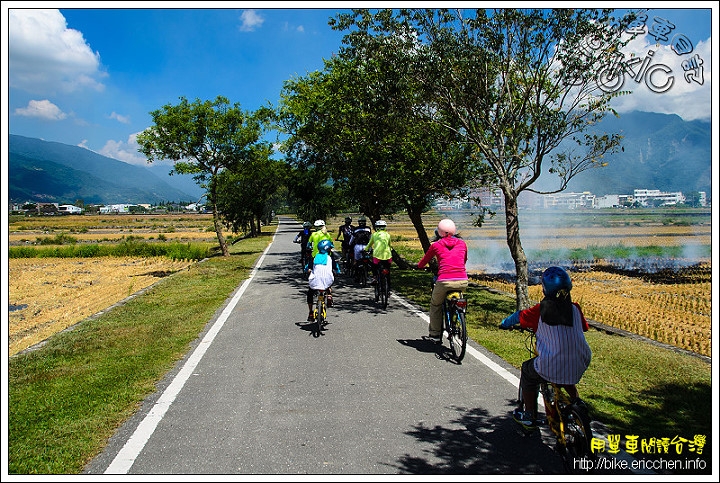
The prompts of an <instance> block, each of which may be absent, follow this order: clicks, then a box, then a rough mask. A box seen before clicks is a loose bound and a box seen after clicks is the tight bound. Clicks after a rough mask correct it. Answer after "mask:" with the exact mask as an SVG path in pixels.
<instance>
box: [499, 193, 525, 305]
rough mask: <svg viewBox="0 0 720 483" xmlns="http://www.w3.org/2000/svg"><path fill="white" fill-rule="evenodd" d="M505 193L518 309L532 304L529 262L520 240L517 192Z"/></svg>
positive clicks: (508, 241) (506, 219)
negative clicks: (529, 286)
mask: <svg viewBox="0 0 720 483" xmlns="http://www.w3.org/2000/svg"><path fill="white" fill-rule="evenodd" d="M504 195H505V229H506V230H507V244H508V248H510V255H511V256H512V259H513V260H514V261H515V277H516V278H515V305H516V307H517V310H522V309H525V308H527V307H529V306H530V297H529V295H528V263H527V257H526V256H525V250H523V247H522V243H521V242H520V222H519V219H518V204H517V194H516V193H509V192H504Z"/></svg>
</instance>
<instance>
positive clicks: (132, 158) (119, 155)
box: [98, 133, 148, 166]
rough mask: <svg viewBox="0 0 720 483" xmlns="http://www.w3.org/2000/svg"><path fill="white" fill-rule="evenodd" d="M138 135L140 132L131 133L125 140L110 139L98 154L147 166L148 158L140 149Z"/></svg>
mask: <svg viewBox="0 0 720 483" xmlns="http://www.w3.org/2000/svg"><path fill="white" fill-rule="evenodd" d="M137 135H138V133H135V134H131V135H130V136H128V139H127V141H125V142H123V141H113V140H109V141H108V142H106V143H105V146H103V148H102V149H101V150H100V151H99V152H98V154H102V155H103V156H107V157H108V158H113V159H117V160H118V161H123V162H125V163H128V164H135V165H140V166H147V164H148V162H147V158H145V156H144V155H143V154H142V153H141V152H140V151H139V149H140V145H139V144H138V143H137Z"/></svg>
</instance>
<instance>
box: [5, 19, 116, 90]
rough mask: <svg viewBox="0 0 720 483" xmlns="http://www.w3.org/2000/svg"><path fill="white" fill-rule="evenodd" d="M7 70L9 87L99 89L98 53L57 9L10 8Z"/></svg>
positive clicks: (100, 84) (24, 88) (101, 88)
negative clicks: (70, 26) (68, 24)
mask: <svg viewBox="0 0 720 483" xmlns="http://www.w3.org/2000/svg"><path fill="white" fill-rule="evenodd" d="M8 24H9V32H8V50H9V55H8V66H9V69H8V72H9V76H8V77H9V84H10V87H12V88H17V89H22V90H24V91H26V92H32V93H42V94H54V93H56V92H58V91H62V92H73V91H81V90H84V89H92V90H95V91H102V90H103V89H104V85H103V84H102V83H101V82H100V80H99V79H101V78H102V77H104V76H105V75H106V74H105V73H103V72H102V71H101V70H100V55H99V54H98V53H94V52H93V51H92V49H91V48H90V46H89V45H88V44H87V43H86V42H85V39H84V38H83V35H82V33H80V32H78V31H77V30H73V29H69V28H67V22H66V21H65V17H63V16H62V14H61V13H60V12H59V11H58V10H45V9H31V8H27V9H11V10H9V19H8Z"/></svg>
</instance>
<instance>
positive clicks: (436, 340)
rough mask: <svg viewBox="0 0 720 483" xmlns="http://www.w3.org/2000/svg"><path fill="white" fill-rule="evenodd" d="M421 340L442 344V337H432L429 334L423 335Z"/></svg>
mask: <svg viewBox="0 0 720 483" xmlns="http://www.w3.org/2000/svg"><path fill="white" fill-rule="evenodd" d="M423 340H426V341H428V342H432V343H433V344H442V337H433V336H430V335H424V336H423Z"/></svg>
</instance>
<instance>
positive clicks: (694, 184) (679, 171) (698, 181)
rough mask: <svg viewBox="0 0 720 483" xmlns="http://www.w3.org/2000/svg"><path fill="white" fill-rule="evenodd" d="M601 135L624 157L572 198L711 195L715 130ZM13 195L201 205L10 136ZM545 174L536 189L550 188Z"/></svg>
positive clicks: (119, 168) (662, 117)
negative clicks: (617, 137) (614, 140)
mask: <svg viewBox="0 0 720 483" xmlns="http://www.w3.org/2000/svg"><path fill="white" fill-rule="evenodd" d="M601 127H602V129H603V131H606V132H617V133H620V134H622V135H623V140H622V146H623V151H621V152H619V153H617V154H614V155H606V156H605V158H603V161H606V162H607V163H608V165H607V166H606V167H603V168H600V169H591V170H588V171H585V172H583V173H580V174H579V175H577V176H576V177H575V178H573V179H572V181H571V182H570V184H569V185H568V191H574V192H578V191H590V192H592V193H593V194H595V195H596V196H603V195H606V194H632V192H633V190H635V189H657V190H660V191H665V192H674V191H682V192H683V193H688V192H693V191H705V192H706V193H707V195H708V197H710V194H711V179H712V178H711V157H712V136H711V132H710V123H709V122H702V121H684V120H683V119H682V118H680V117H679V116H677V115H674V114H657V113H647V112H631V113H626V114H622V115H621V116H620V117H619V118H616V117H614V116H612V115H608V116H607V117H606V118H605V119H604V120H603V121H602V123H601ZM8 144H9V145H8V153H9V156H8V160H9V176H8V193H9V196H10V201H12V202H25V201H35V202H55V203H70V204H72V203H74V202H75V201H76V200H78V199H82V200H83V201H84V202H85V203H94V204H111V203H132V204H137V203H152V204H157V203H161V202H169V201H175V202H184V201H197V200H198V199H199V198H200V196H201V195H202V193H203V192H202V190H201V189H200V188H199V187H198V186H197V185H196V184H195V182H194V181H193V180H192V178H191V177H189V176H178V175H174V176H168V172H169V170H170V167H168V166H164V165H158V164H157V163H153V164H152V165H148V167H143V166H136V165H131V164H128V163H124V162H122V161H118V160H116V159H112V158H108V157H105V156H101V155H99V154H97V153H95V152H93V151H90V150H88V149H85V148H81V147H78V146H70V145H67V144H62V143H58V142H50V141H43V140H41V139H36V138H29V137H24V136H18V135H13V134H10V135H9V143H8ZM552 181H553V178H552V176H551V175H549V174H543V176H541V178H540V180H539V181H538V182H537V183H536V185H535V186H533V187H535V188H537V189H550V188H551V187H552V186H554V183H552Z"/></svg>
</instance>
